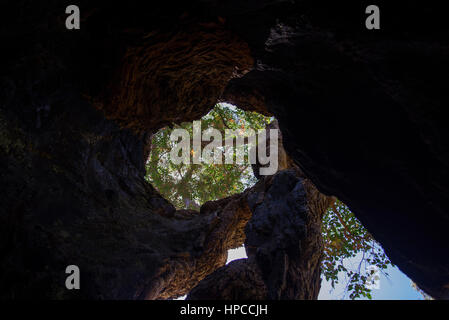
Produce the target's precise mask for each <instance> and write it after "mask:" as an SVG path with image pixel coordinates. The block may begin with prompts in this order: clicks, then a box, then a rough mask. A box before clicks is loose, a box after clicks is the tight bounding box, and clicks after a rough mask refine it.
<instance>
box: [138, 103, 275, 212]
mask: <svg viewBox="0 0 449 320" xmlns="http://www.w3.org/2000/svg"><path fill="white" fill-rule="evenodd" d="M270 121H271V120H270V118H269V117H265V116H263V115H261V114H258V113H255V112H247V111H243V110H240V109H237V108H235V107H233V106H231V105H226V104H217V105H216V106H215V108H214V109H213V110H212V111H211V112H209V113H208V114H207V115H206V116H204V117H203V118H202V119H201V129H202V130H206V129H207V128H215V129H218V130H220V132H221V133H222V136H223V139H224V138H225V130H226V129H232V130H239V129H241V130H245V129H253V130H255V131H257V130H258V129H264V128H265V126H266V125H267V124H268V123H269V122H270ZM177 128H183V129H186V130H188V131H189V133H190V136H191V137H192V136H193V133H192V131H193V126H192V123H191V122H190V123H183V124H181V126H177ZM171 132H172V129H171V128H164V129H162V130H160V131H159V132H157V133H156V134H155V135H154V136H153V137H152V141H151V155H150V158H149V160H148V162H147V166H146V169H147V179H148V181H150V182H151V183H152V184H153V186H154V187H156V189H157V190H158V191H159V192H160V193H161V194H162V195H163V196H164V197H165V198H166V199H168V200H170V201H171V202H172V203H173V204H174V205H175V207H177V208H179V209H198V208H199V206H201V205H202V204H203V203H204V202H206V201H209V200H216V199H221V198H225V197H228V196H230V195H232V194H235V193H240V192H243V191H244V190H245V189H246V188H248V187H250V186H252V185H253V184H254V183H255V182H256V178H255V177H254V175H253V173H252V169H251V166H250V165H248V164H247V163H245V164H242V165H238V164H206V163H202V164H192V163H190V164H183V163H181V164H179V165H176V164H173V162H171V161H170V150H172V148H173V147H174V145H175V142H172V141H170V134H171ZM223 144H224V143H223ZM191 146H192V143H191ZM193 152H194V151H193V150H192V151H191V155H192V154H193ZM245 153H246V155H245V156H246V157H247V156H248V149H247V148H245ZM234 156H235V155H234Z"/></svg>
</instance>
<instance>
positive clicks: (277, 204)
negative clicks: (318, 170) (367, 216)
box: [187, 169, 332, 300]
mask: <svg viewBox="0 0 449 320" xmlns="http://www.w3.org/2000/svg"><path fill="white" fill-rule="evenodd" d="M247 201H248V204H249V207H250V208H251V211H252V213H253V214H252V217H251V219H250V220H249V222H248V224H247V225H246V228H245V234H246V240H245V249H246V252H247V256H248V259H241V260H238V261H237V262H234V263H230V264H229V265H226V266H225V267H222V268H220V269H218V270H217V271H215V272H214V273H213V274H211V275H210V276H208V277H206V278H205V279H204V280H203V281H201V282H200V283H199V285H198V286H196V287H195V288H194V289H193V290H192V291H191V292H190V293H189V295H188V297H187V299H188V300H196V299H201V300H204V299H206V300H208V299H212V300H216V299H218V300H234V299H245V300H252V299H254V300H255V299H270V300H273V299H274V300H277V299H316V298H317V297H318V293H319V289H320V283H321V279H320V271H321V268H320V266H321V265H320V263H321V257H322V254H323V242H322V238H321V218H322V215H323V214H324V212H325V210H326V209H327V208H328V207H329V205H330V203H331V201H332V198H331V197H326V196H324V195H322V194H320V193H319V192H318V191H317V189H316V188H315V187H314V186H313V185H312V184H311V183H310V181H308V180H307V179H305V178H304V177H301V174H300V172H299V171H298V170H295V169H287V170H283V171H280V172H278V173H277V174H276V175H274V176H270V177H265V178H263V179H261V180H260V181H259V182H258V183H257V184H256V185H255V186H254V187H253V188H251V190H249V191H248V193H247Z"/></svg>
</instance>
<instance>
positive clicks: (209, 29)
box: [0, 0, 449, 299]
mask: <svg viewBox="0 0 449 320" xmlns="http://www.w3.org/2000/svg"><path fill="white" fill-rule="evenodd" d="M77 4H78V5H79V6H80V8H81V16H82V21H81V29H80V30H70V31H69V30H66V29H65V25H64V22H65V18H66V17H67V15H66V14H65V6H66V5H67V4H66V3H60V2H59V1H56V0H54V1H52V0H49V1H39V2H37V1H35V2H30V1H24V0H14V1H12V0H8V1H2V3H1V5H0V13H1V14H2V16H1V17H0V18H1V19H0V21H1V24H2V27H1V28H0V36H1V39H2V59H1V60H0V72H1V74H0V150H1V151H0V168H1V169H0V175H1V182H2V185H1V188H2V192H1V193H0V203H1V208H0V262H1V263H0V288H1V292H0V296H1V297H2V298H24V297H28V298H46V297H48V298H76V297H79V298H130V299H132V298H167V297H172V296H177V295H179V294H183V293H185V292H187V291H188V290H189V288H187V287H189V286H190V287H193V286H194V285H196V284H197V283H198V281H199V280H201V278H202V277H203V276H205V275H206V274H207V273H209V272H212V271H214V270H215V269H216V268H218V267H219V266H221V265H222V264H223V262H224V251H225V249H226V248H227V247H231V246H232V245H233V240H232V239H234V238H233V237H234V236H233V235H232V234H238V235H239V236H238V238H239V239H241V238H242V236H243V233H242V232H236V227H235V226H236V225H239V226H241V224H242V223H241V221H244V220H245V219H249V215H250V214H249V210H248V211H246V209H245V208H243V207H240V204H239V205H236V206H237V207H239V208H240V209H239V210H237V209H231V208H230V206H233V204H232V203H235V202H236V201H237V202H238V201H241V199H240V200H239V199H237V198H232V199H229V201H228V202H223V203H221V205H220V206H219V207H220V209H219V212H222V213H221V214H222V215H223V216H226V217H228V218H226V219H221V218H220V217H216V216H215V213H212V212H213V211H210V212H209V211H207V210H205V209H204V210H203V208H202V209H201V212H202V213H204V214H200V215H195V216H192V215H189V213H188V212H175V210H174V208H173V207H172V206H171V205H170V204H169V203H167V201H165V200H164V199H163V198H161V197H160V195H158V194H157V193H156V192H155V190H154V189H153V188H152V187H151V186H150V185H148V184H147V183H146V182H145V181H144V179H143V175H144V159H145V155H146V154H147V153H148V146H147V141H148V137H149V135H150V134H151V133H153V132H155V131H156V130H157V129H159V127H160V126H162V125H165V124H167V123H169V122H170V121H177V122H178V121H183V120H186V121H189V120H192V119H195V118H198V117H199V116H201V115H203V114H205V113H206V112H207V111H208V109H209V108H210V107H212V104H213V103H214V102H215V101H219V100H220V101H234V102H236V103H238V104H239V106H240V107H242V108H245V109H248V110H259V111H262V112H265V113H267V114H268V113H269V114H273V115H275V116H276V118H277V119H278V120H279V125H280V128H281V129H282V133H283V137H284V144H285V147H286V150H287V152H288V153H289V155H290V156H291V157H292V159H294V160H295V162H296V163H297V164H298V165H299V166H300V167H301V169H302V171H303V172H304V174H305V175H306V176H307V177H308V178H310V179H311V181H313V183H314V184H315V185H316V186H317V187H318V189H319V190H320V191H322V192H324V193H326V194H329V195H335V196H337V197H338V198H340V199H341V200H342V201H343V202H345V203H346V204H348V205H349V207H350V208H351V209H352V210H353V211H354V212H355V214H356V215H357V217H358V218H359V219H360V220H361V221H362V222H363V224H364V225H365V226H366V227H367V228H368V230H369V231H370V232H371V233H372V234H373V235H374V237H375V238H376V239H377V240H378V241H380V242H381V244H382V246H383V247H384V248H385V250H386V252H387V254H388V256H389V257H390V258H391V260H392V261H393V262H394V263H395V264H396V265H397V266H399V268H400V269H401V270H402V271H404V272H405V273H406V274H407V275H408V276H410V277H411V278H412V279H413V280H414V281H415V282H416V283H417V284H418V285H419V286H420V287H421V288H422V289H424V290H425V291H426V292H427V293H429V294H431V295H432V296H433V297H435V298H449V249H448V245H447V237H446V234H447V230H448V229H449V216H448V212H449V177H448V173H449V150H448V145H449V143H448V137H449V132H448V126H447V123H446V119H447V105H448V104H449V99H448V95H447V92H448V91H449V87H448V81H445V77H446V76H447V74H448V73H449V69H448V68H449V51H448V48H449V46H448V39H449V32H448V29H449V27H448V25H447V23H446V17H445V16H444V14H445V12H446V11H445V10H443V9H442V8H440V7H439V5H438V3H437V2H436V1H435V2H434V1H430V2H426V4H425V6H424V4H422V3H421V2H418V1H405V0H403V1H394V2H393V1H381V0H379V1H377V5H379V7H380V8H381V14H382V18H381V19H382V20H381V21H382V22H381V30H380V31H368V30H366V29H365V25H364V20H365V18H366V15H365V13H364V9H365V8H366V6H367V5H368V4H371V3H368V2H364V1H357V2H355V1H330V0H321V1H320V0H318V1H282V0H279V1H276V0H266V1H264V0H262V1H248V2H245V1H240V0H239V1H237V0H231V1H226V2H221V1H214V0H207V1H206V0H198V1H196V0H194V1H184V2H182V3H175V2H173V1H164V2H159V3H157V4H154V3H149V2H144V3H143V2H142V1H137V0H128V1H125V2H123V3H121V4H120V5H119V6H118V5H115V4H114V3H113V2H110V1H106V0H100V1H96V2H95V3H93V1H86V0H79V1H77ZM209 40H210V47H209V45H208V43H209ZM224 44H225V45H224ZM185 46H189V48H185ZM164 48H166V49H167V50H166V51H164V50H165V49H164ZM150 49H151V50H150ZM146 50H150V51H151V52H147V51H146ZM209 51H210V52H209ZM217 51H219V52H217ZM193 52H194V54H193ZM195 57H198V59H199V60H196V58H195ZM251 61H254V64H253V69H252V70H251V71H250V72H248V73H246V74H244V71H246V70H247V68H248V64H249V63H251ZM183 63H185V65H183ZM204 69H207V70H204ZM234 71H238V72H234ZM146 72H148V73H146ZM243 74H244V75H243ZM242 75H243V77H242ZM235 77H240V78H235ZM212 78H213V79H212ZM230 78H233V79H232V80H231V81H229V83H228V84H227V86H226V82H227V81H228V80H229V79H230ZM146 86H148V88H147V87H146ZM225 86H226V88H225ZM221 93H222V94H221ZM220 94H221V96H220ZM209 104H210V105H209ZM106 118H108V119H106ZM243 203H244V201H243ZM211 207H214V205H212V206H211ZM256 211H257V209H256ZM237 217H239V218H237ZM214 235H216V236H217V237H218V238H220V239H222V238H224V239H228V240H226V241H217V239H216V238H215V236H214ZM210 237H212V238H210ZM231 240H232V241H231ZM239 241H240V240H239ZM206 260H207V266H206V265H204V263H205V261H206ZM69 264H77V265H79V266H80V268H81V270H82V272H83V273H82V277H83V282H82V289H81V290H79V291H68V290H65V287H64V279H65V276H66V274H65V273H64V270H65V267H66V266H67V265H69ZM209 265H210V267H209ZM184 277H186V278H191V279H193V280H191V282H189V284H186V283H185V281H188V280H182V281H181V280H180V279H185V278H184ZM312 280H313V279H312ZM189 281H190V280H189ZM176 283H179V285H177V284H176ZM269 290H270V289H269ZM269 290H268V292H269ZM280 294H281V295H282V294H285V295H290V293H287V292H281V293H280ZM308 297H310V296H308Z"/></svg>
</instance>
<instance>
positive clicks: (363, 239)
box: [322, 200, 392, 299]
mask: <svg viewBox="0 0 449 320" xmlns="http://www.w3.org/2000/svg"><path fill="white" fill-rule="evenodd" d="M322 228H323V240H324V258H323V262H322V268H323V270H322V274H323V276H324V278H325V279H326V280H327V281H330V282H331V285H332V287H335V284H337V283H339V281H341V279H342V275H344V278H345V279H346V290H345V294H346V293H349V298H350V299H356V298H361V297H365V298H368V299H371V298H372V296H371V291H372V290H371V289H369V288H368V287H367V286H366V285H365V282H366V280H367V277H368V276H369V275H368V274H367V273H366V272H365V270H367V267H368V266H371V265H373V266H376V267H377V268H378V270H379V271H380V272H381V273H383V274H384V275H386V276H388V273H386V272H385V269H387V268H388V266H389V265H392V263H391V262H390V260H389V259H388V257H387V256H386V255H385V252H384V251H383V249H382V247H381V246H380V244H379V243H378V242H376V240H375V239H374V238H373V237H372V235H371V234H370V233H369V232H368V231H367V230H366V229H365V228H364V227H363V225H362V224H361V223H360V221H359V220H357V218H356V217H355V216H354V214H353V213H352V212H351V211H350V210H349V208H348V207H347V206H346V205H345V204H343V203H342V202H341V201H339V200H337V201H336V202H335V203H334V204H333V205H332V206H331V207H330V208H329V209H328V210H327V212H326V214H325V215H324V217H323V224H322ZM348 259H351V260H356V261H358V263H357V264H356V266H355V267H353V266H349V265H347V264H345V263H346V262H347V261H348ZM339 273H341V274H339Z"/></svg>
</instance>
